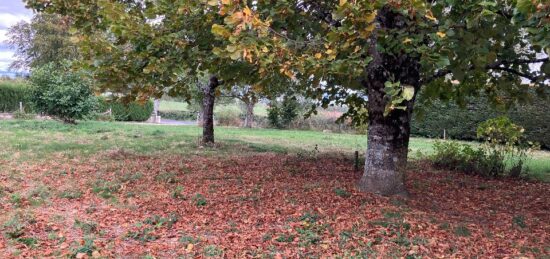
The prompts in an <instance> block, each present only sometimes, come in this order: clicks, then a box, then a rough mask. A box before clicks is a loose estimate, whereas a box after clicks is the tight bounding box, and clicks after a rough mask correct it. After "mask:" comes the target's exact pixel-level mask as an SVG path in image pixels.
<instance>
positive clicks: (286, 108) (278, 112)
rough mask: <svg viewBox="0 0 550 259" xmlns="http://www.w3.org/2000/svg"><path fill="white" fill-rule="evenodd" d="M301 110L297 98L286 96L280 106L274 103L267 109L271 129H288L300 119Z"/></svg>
mask: <svg viewBox="0 0 550 259" xmlns="http://www.w3.org/2000/svg"><path fill="white" fill-rule="evenodd" d="M299 110H300V104H299V103H298V101H296V99H295V98H292V97H288V96H285V97H284V98H283V101H282V102H281V103H280V104H278V103H276V102H272V105H271V107H269V108H268V109H267V119H268V121H269V124H270V125H271V127H274V128H278V129H282V128H288V127H289V126H290V124H291V123H292V122H293V121H294V120H295V119H296V118H297V117H298V114H299V112H300V111H299Z"/></svg>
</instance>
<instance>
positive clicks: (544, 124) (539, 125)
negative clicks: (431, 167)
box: [411, 96, 550, 149]
mask: <svg viewBox="0 0 550 259" xmlns="http://www.w3.org/2000/svg"><path fill="white" fill-rule="evenodd" d="M548 109H550V102H548V100H547V99H544V98H534V100H533V102H532V103H531V104H528V105H519V106H516V107H514V108H512V109H510V110H509V111H499V110H497V109H496V108H492V107H491V105H490V104H489V103H488V102H487V98H486V97H483V96H481V97H472V98H470V99H468V100H467V102H466V105H465V107H460V106H458V105H457V104H455V103H445V102H443V101H436V102H433V103H431V104H425V103H422V97H420V99H419V102H418V105H417V107H416V108H415V111H422V112H415V114H414V116H413V121H412V124H411V133H412V134H413V135H415V136H421V137H428V138H434V137H435V138H440V137H442V136H443V130H445V131H446V133H447V136H448V137H449V138H452V139H458V140H476V139H477V132H476V128H477V127H478V126H479V124H480V123H482V122H484V121H486V120H488V119H491V118H495V117H498V116H503V115H504V116H507V117H509V118H510V119H511V121H512V122H514V123H516V124H518V125H522V126H523V127H524V128H525V130H526V132H525V134H524V136H525V138H526V140H528V141H532V142H538V143H540V145H541V146H542V147H544V148H547V149H550V113H549V112H548Z"/></svg>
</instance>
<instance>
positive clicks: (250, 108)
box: [244, 100, 256, 128]
mask: <svg viewBox="0 0 550 259" xmlns="http://www.w3.org/2000/svg"><path fill="white" fill-rule="evenodd" d="M245 105H246V115H245V117H244V127H245V128H252V124H253V123H254V106H255V105H256V103H255V102H254V101H253V100H249V101H248V102H247V103H245Z"/></svg>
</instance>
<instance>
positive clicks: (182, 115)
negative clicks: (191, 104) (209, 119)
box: [159, 111, 197, 121]
mask: <svg viewBox="0 0 550 259" xmlns="http://www.w3.org/2000/svg"><path fill="white" fill-rule="evenodd" d="M159 116H161V117H162V118H163V119H168V120H178V121H195V120H197V113H196V112H192V111H159Z"/></svg>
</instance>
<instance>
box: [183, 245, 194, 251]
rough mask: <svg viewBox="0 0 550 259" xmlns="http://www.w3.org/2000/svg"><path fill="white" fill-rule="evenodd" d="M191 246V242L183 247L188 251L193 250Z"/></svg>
mask: <svg viewBox="0 0 550 259" xmlns="http://www.w3.org/2000/svg"><path fill="white" fill-rule="evenodd" d="M193 247H194V245H193V244H188V245H187V247H186V248H185V251H187V252H188V253H189V252H191V251H193Z"/></svg>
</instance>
